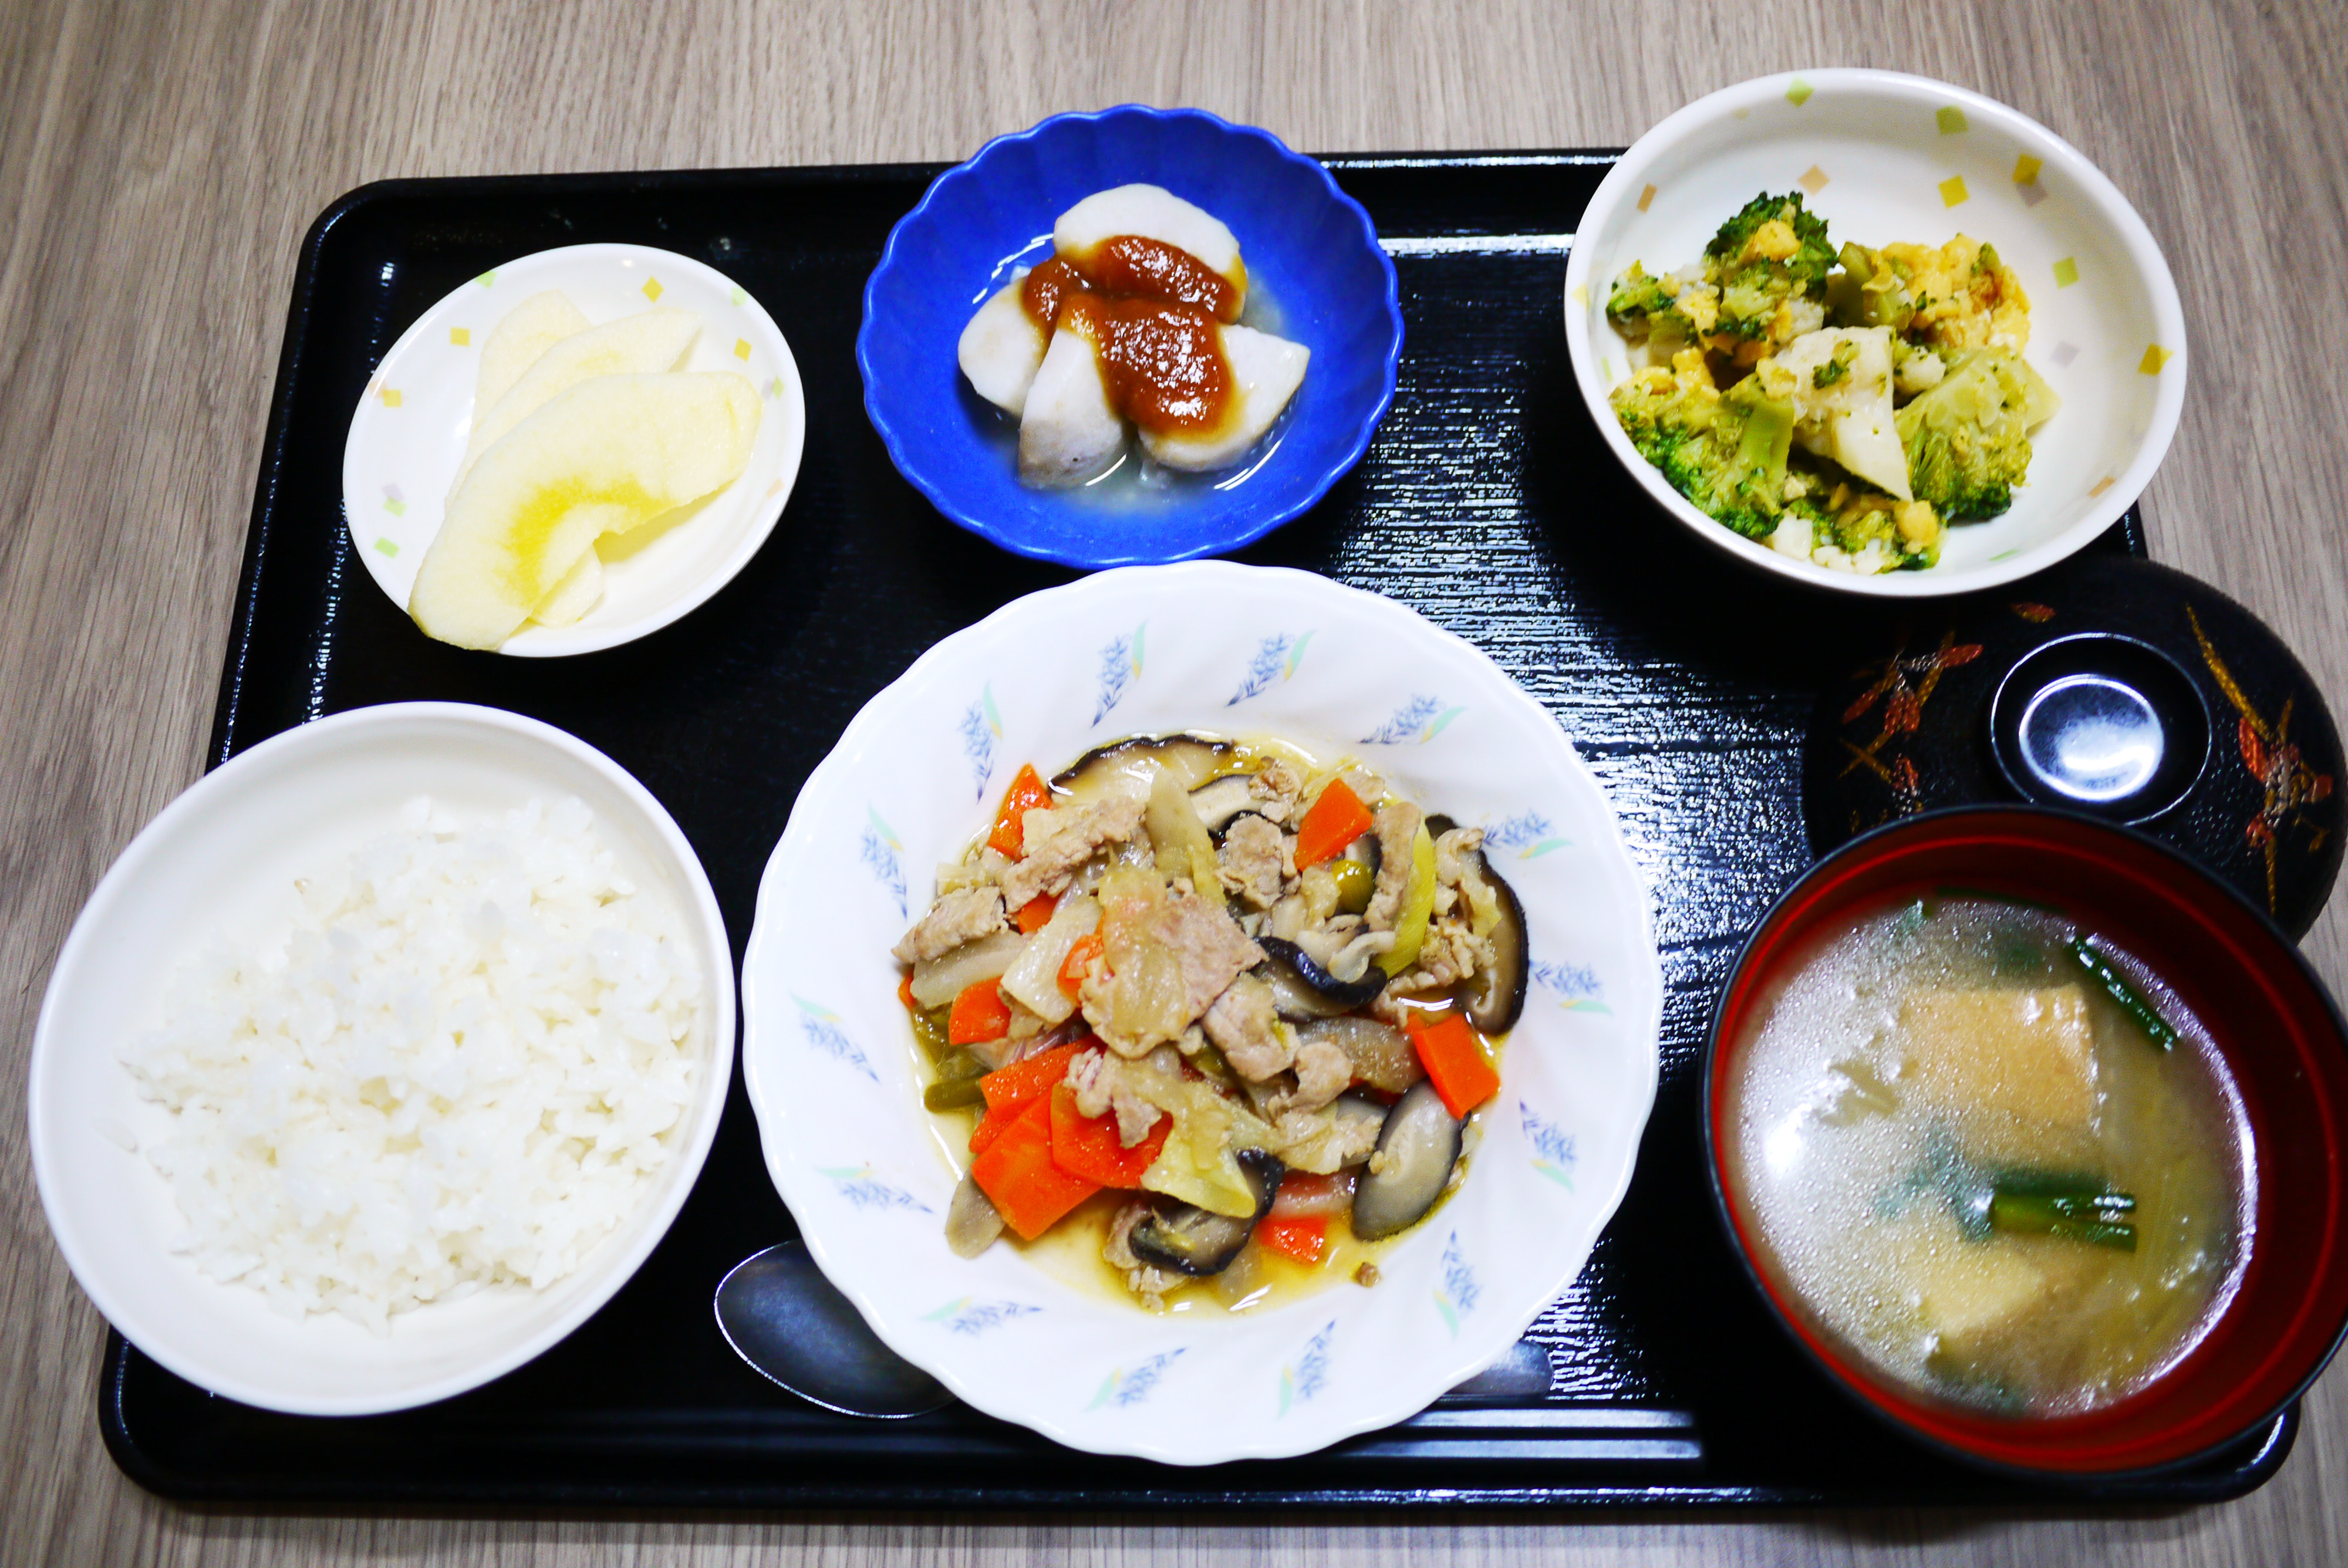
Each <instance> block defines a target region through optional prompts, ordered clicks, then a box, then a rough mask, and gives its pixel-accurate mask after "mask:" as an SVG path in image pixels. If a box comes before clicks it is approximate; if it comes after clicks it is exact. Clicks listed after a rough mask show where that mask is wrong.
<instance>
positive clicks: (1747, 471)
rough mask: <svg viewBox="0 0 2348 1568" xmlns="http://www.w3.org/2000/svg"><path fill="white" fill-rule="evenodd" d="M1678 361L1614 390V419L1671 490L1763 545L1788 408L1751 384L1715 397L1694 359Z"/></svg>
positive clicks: (1787, 436) (1690, 355)
mask: <svg viewBox="0 0 2348 1568" xmlns="http://www.w3.org/2000/svg"><path fill="white" fill-rule="evenodd" d="M1679 358H1680V360H1681V361H1686V362H1692V363H1686V364H1681V365H1680V367H1679V370H1678V374H1673V372H1671V371H1666V370H1663V368H1661V367H1660V366H1658V367H1655V368H1653V369H1650V370H1647V371H1644V372H1643V373H1641V374H1639V375H1637V376H1634V377H1632V379H1631V380H1629V381H1627V382H1624V383H1623V384H1622V385H1621V386H1618V387H1616V388H1615V389H1614V395H1613V404H1614V413H1615V416H1616V417H1617V418H1619V419H1620V420H1622V430H1623V433H1624V434H1625V435H1627V436H1630V438H1631V444H1632V446H1635V447H1637V448H1638V449H1639V455H1640V456H1643V457H1644V458H1645V459H1646V460H1647V461H1648V462H1650V463H1653V465H1654V466H1656V467H1657V468H1659V469H1661V470H1662V471H1663V477H1664V478H1666V479H1668V480H1670V481H1671V485H1672V487H1673V489H1675V490H1677V491H1678V492H1679V493H1680V494H1681V495H1683V496H1685V497H1687V498H1688V499H1689V500H1691V501H1693V502H1694V503H1695V505H1696V507H1698V508H1699V509H1701V510H1702V511H1703V512H1704V514H1705V515H1706V516H1708V517H1710V518H1714V519H1715V520H1716V521H1718V522H1721V523H1725V524H1726V525H1727V526H1728V527H1729V528H1734V529H1735V530H1736V531H1737V532H1738V533H1740V534H1743V535H1745V536H1746V538H1756V539H1760V538H1768V537H1769V535H1770V533H1771V532H1772V531H1773V530H1774V529H1776V526H1777V518H1778V513H1779V510H1780V508H1781V507H1782V504H1783V503H1782V498H1781V497H1782V495H1783V491H1784V488H1785V483H1786V457H1787V452H1788V450H1789V449H1790V446H1791V445H1792V440H1793V434H1794V410H1793V405H1790V404H1787V403H1785V402H1781V401H1779V400H1777V399H1776V398H1771V397H1767V396H1765V395H1763V394H1762V392H1761V389H1760V385H1759V379H1758V378H1757V377H1754V376H1747V377H1746V378H1745V379H1744V380H1743V381H1740V382H1738V383H1737V384H1735V386H1732V387H1730V388H1729V389H1728V391H1726V392H1725V393H1721V392H1715V390H1713V385H1712V377H1711V375H1710V374H1709V373H1708V372H1707V371H1705V369H1704V365H1703V364H1702V358H1701V355H1700V354H1697V353H1696V352H1695V351H1694V350H1690V351H1687V352H1686V353H1684V354H1682V355H1680V356H1679Z"/></svg>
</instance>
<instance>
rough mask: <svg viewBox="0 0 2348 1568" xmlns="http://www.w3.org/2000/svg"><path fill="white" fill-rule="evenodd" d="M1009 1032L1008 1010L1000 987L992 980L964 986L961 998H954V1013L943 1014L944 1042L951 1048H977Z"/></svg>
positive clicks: (1009, 1018) (999, 1038) (1009, 1012)
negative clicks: (976, 1046) (971, 1046)
mask: <svg viewBox="0 0 2348 1568" xmlns="http://www.w3.org/2000/svg"><path fill="white" fill-rule="evenodd" d="M1010 1032H1011V1008H1010V1006H1009V1004H1007V1003H1006V1002H1004V999H1003V989H1002V987H1001V986H1000V985H999V984H997V983H996V982H995V981H994V980H979V981H976V982H974V983H973V984H971V985H968V986H965V987H963V993H962V995H960V996H958V997H956V998H954V999H953V1011H952V1012H949V1013H948V1014H946V1040H947V1043H949V1044H951V1045H979V1044H983V1043H984V1042H985V1041H987V1040H1001V1039H1002V1038H1003V1037H1004V1035H1006V1034H1009V1033H1010Z"/></svg>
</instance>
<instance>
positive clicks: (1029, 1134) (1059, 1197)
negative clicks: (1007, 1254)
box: [970, 1100, 1100, 1241]
mask: <svg viewBox="0 0 2348 1568" xmlns="http://www.w3.org/2000/svg"><path fill="white" fill-rule="evenodd" d="M970 1173H971V1177H972V1179H973V1180H974V1181H975V1182H977V1183H978V1185H979V1188H980V1190H981V1191H983V1193H985V1194H986V1195H987V1197H988V1198H989V1199H991V1200H992V1201H993V1202H994V1208H995V1212H996V1213H997V1214H1001V1215H1002V1216H1003V1223H1004V1225H1009V1226H1010V1227H1011V1228H1012V1229H1013V1230H1014V1231H1016V1232H1018V1233H1019V1235H1021V1236H1023V1237H1025V1239H1026V1240H1028V1241H1034V1240H1035V1238H1036V1237H1037V1236H1039V1235H1043V1234H1044V1233H1045V1231H1047V1230H1049V1229H1051V1228H1052V1226H1053V1225H1056V1224H1057V1223H1058V1222H1059V1220H1060V1218H1061V1216H1062V1215H1064V1214H1066V1213H1067V1212H1068V1211H1069V1210H1070V1209H1073V1208H1075V1207H1076V1205H1077V1204H1081V1203H1083V1202H1084V1201H1085V1200H1086V1198H1089V1197H1091V1196H1092V1195H1093V1194H1095V1193H1097V1192H1099V1191H1100V1184H1098V1183H1097V1182H1088V1181H1086V1180H1085V1179H1084V1178H1083V1177H1082V1176H1072V1175H1070V1174H1068V1173H1066V1171H1063V1170H1062V1169H1060V1167H1059V1166H1057V1165H1056V1164H1054V1163H1052V1107H1051V1103H1050V1102H1049V1101H1048V1100H1038V1101H1035V1102H1033V1103H1031V1104H1030V1105H1029V1106H1028V1107H1027V1108H1026V1109H1025V1111H1022V1112H1020V1113H1019V1115H1018V1117H1017V1118H1016V1119H1015V1120H1014V1121H1013V1122H1012V1123H1011V1125H1010V1126H1008V1127H1006V1128H1004V1130H1003V1132H1002V1135H1001V1136H999V1137H997V1138H996V1139H994V1142H992V1143H989V1144H987V1146H986V1147H985V1148H984V1149H983V1150H982V1151H980V1153H979V1154H978V1157H977V1158H975V1159H973V1161H971V1163H970Z"/></svg>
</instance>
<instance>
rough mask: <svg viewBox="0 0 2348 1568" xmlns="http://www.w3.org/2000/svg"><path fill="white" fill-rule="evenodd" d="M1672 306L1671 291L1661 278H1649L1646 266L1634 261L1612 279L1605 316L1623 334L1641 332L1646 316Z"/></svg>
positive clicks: (1645, 327)
mask: <svg viewBox="0 0 2348 1568" xmlns="http://www.w3.org/2000/svg"><path fill="white" fill-rule="evenodd" d="M1671 308H1672V292H1671V291H1670V290H1669V289H1666V288H1665V287H1663V280H1662V279H1661V278H1651V277H1649V276H1648V275H1647V269H1646V268H1645V267H1643V266H1642V265H1641V264H1640V263H1639V262H1636V261H1633V262H1632V263H1631V264H1630V266H1629V267H1627V268H1625V269H1624V270H1623V272H1622V276H1621V277H1619V278H1617V279H1615V280H1614V292H1612V294H1609V295H1608V296H1607V297H1606V319H1607V320H1608V321H1611V322H1612V323H1614V325H1615V328H1616V330H1618V331H1619V332H1621V333H1622V334H1623V335H1624V336H1625V337H1630V336H1632V335H1634V334H1636V333H1644V332H1645V331H1646V330H1647V318H1648V317H1650V316H1656V315H1661V314H1662V313H1664V312H1665V311H1668V310H1670V309H1671Z"/></svg>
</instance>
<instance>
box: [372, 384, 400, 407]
mask: <svg viewBox="0 0 2348 1568" xmlns="http://www.w3.org/2000/svg"><path fill="white" fill-rule="evenodd" d="M376 396H378V397H380V398H382V399H383V405H384V406H385V407H386V408H396V407H398V406H399V388H397V387H396V386H386V387H385V388H384V389H383V390H382V391H381V392H379V393H377V394H376Z"/></svg>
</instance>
